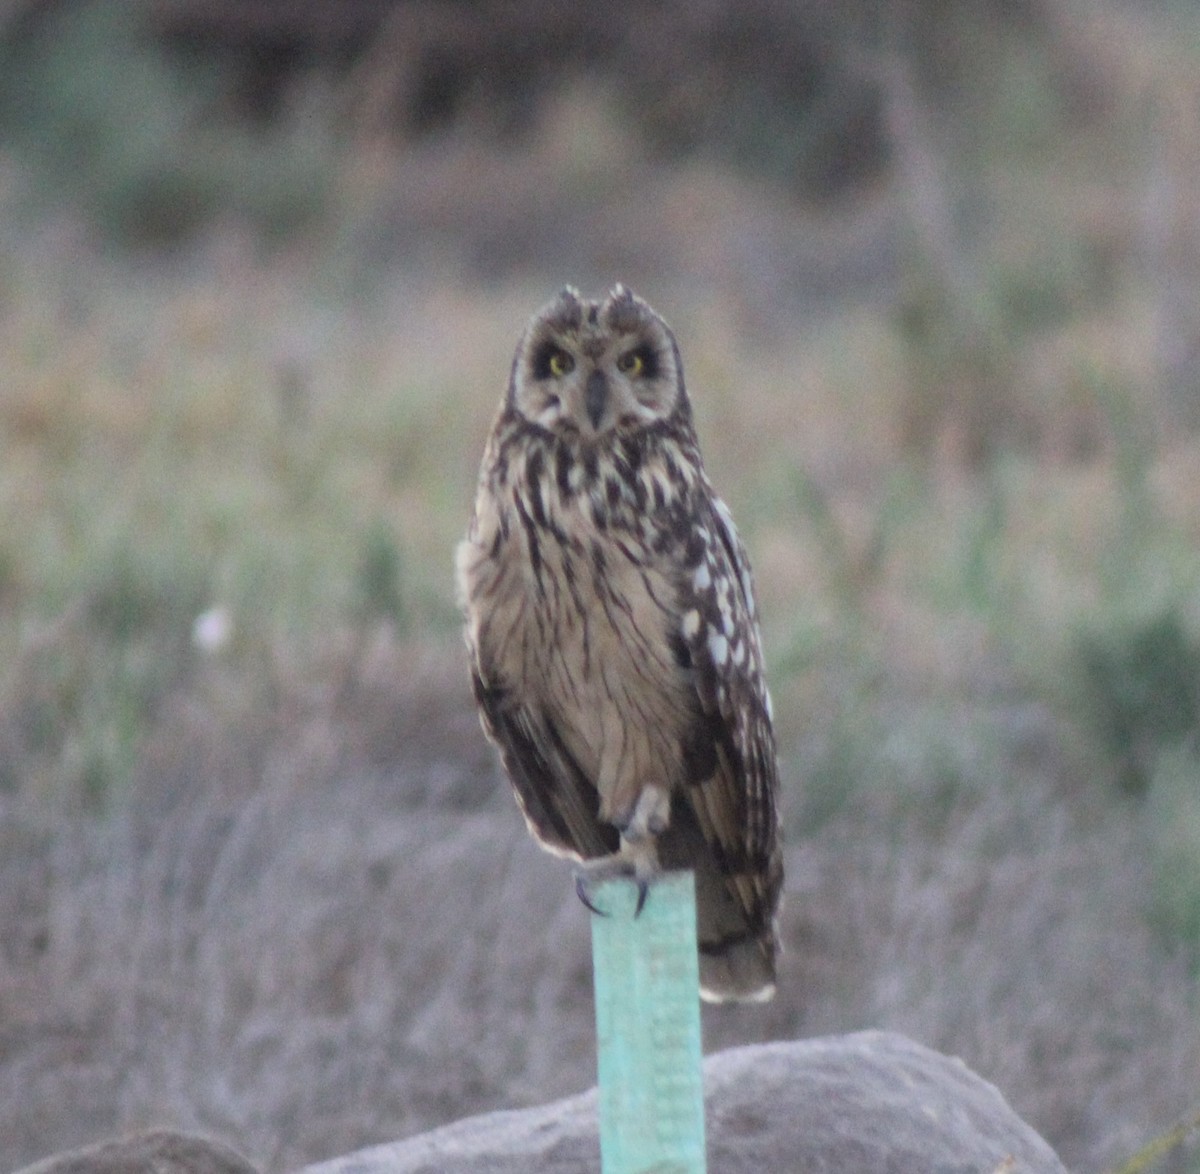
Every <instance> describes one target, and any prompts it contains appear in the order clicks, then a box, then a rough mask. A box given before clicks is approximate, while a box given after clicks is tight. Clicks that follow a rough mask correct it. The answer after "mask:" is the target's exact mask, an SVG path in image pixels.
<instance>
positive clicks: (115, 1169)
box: [20, 1129, 258, 1174]
mask: <svg viewBox="0 0 1200 1174" xmlns="http://www.w3.org/2000/svg"><path fill="white" fill-rule="evenodd" d="M20 1174H258V1171H257V1169H256V1168H255V1167H254V1166H252V1165H251V1164H250V1163H249V1162H248V1161H246V1159H245V1158H243V1157H242V1155H241V1154H239V1153H237V1152H236V1151H235V1150H231V1149H230V1148H229V1147H228V1146H226V1145H221V1144H220V1143H219V1142H215V1141H209V1140H207V1139H206V1138H203V1137H193V1136H191V1135H189V1134H186V1133H175V1132H173V1131H171V1130H167V1129H154V1130H151V1131H150V1132H148V1133H138V1134H135V1135H133V1136H132V1137H126V1138H121V1139H120V1140H117V1141H103V1142H100V1143H99V1144H98V1145H89V1146H85V1147H84V1148H83V1149H78V1150H71V1151H69V1152H68V1153H62V1154H55V1155H54V1156H53V1157H50V1158H46V1159H45V1160H44V1161H41V1162H38V1163H37V1164H36V1165H33V1166H26V1167H25V1169H24V1170H22V1171H20Z"/></svg>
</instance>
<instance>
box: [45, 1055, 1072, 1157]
mask: <svg viewBox="0 0 1200 1174" xmlns="http://www.w3.org/2000/svg"><path fill="white" fill-rule="evenodd" d="M704 1080H705V1103H706V1108H707V1134H708V1168H709V1170H710V1171H711V1172H712V1174H742V1172H743V1171H744V1172H745V1174H750V1172H752V1171H753V1172H754V1174H759V1172H760V1171H763V1170H770V1171H772V1172H773V1174H785V1172H787V1171H797V1172H800V1171H803V1172H804V1174H824V1172H827V1171H828V1172H833V1171H838V1172H850V1174H874V1172H876V1171H878V1172H879V1174H891V1172H893V1171H894V1172H896V1174H901V1172H904V1174H907V1172H908V1171H922V1172H930V1174H1003V1172H1007V1171H1012V1172H1013V1174H1017V1172H1018V1171H1019V1172H1020V1174H1066V1168H1065V1167H1064V1166H1063V1165H1062V1163H1061V1162H1060V1161H1059V1160H1058V1158H1057V1157H1056V1156H1055V1154H1054V1152H1053V1151H1052V1150H1051V1149H1050V1147H1049V1146H1048V1145H1047V1144H1046V1143H1045V1142H1044V1141H1043V1140H1042V1139H1041V1138H1040V1137H1039V1136H1038V1135H1037V1134H1036V1133H1035V1132H1034V1131H1033V1130H1032V1129H1031V1128H1030V1127H1029V1126H1028V1125H1026V1124H1025V1123H1024V1122H1023V1121H1022V1120H1021V1119H1020V1118H1019V1117H1017V1116H1016V1114H1015V1113H1014V1112H1013V1111H1012V1110H1011V1109H1010V1108H1009V1107H1008V1105H1007V1103H1006V1102H1005V1100H1004V1098H1003V1097H1002V1096H1001V1095H1000V1093H999V1092H998V1091H997V1090H996V1089H995V1088H994V1087H992V1085H990V1084H988V1083H987V1082H986V1081H984V1080H983V1079H982V1078H980V1077H979V1076H976V1075H975V1074H974V1073H973V1072H971V1071H970V1070H969V1069H968V1068H967V1066H966V1065H965V1064H963V1063H962V1062H961V1061H960V1060H955V1059H950V1058H948V1057H946V1056H943V1055H940V1054H939V1053H937V1052H934V1051H931V1050H930V1049H928V1048H925V1047H922V1046H921V1045H919V1044H915V1043H913V1042H912V1041H910V1040H908V1039H905V1038H904V1037H903V1036H899V1035H893V1034H889V1033H885V1032H861V1033H859V1034H855V1035H848V1036H836V1037H829V1038H826V1039H814V1040H802V1041H797V1042H791V1043H772V1044H762V1045H757V1046H753V1047H743V1048H734V1049H731V1050H729V1051H725V1052H719V1053H717V1054H716V1055H713V1056H710V1057H709V1058H708V1059H707V1060H706V1061H705V1064H704ZM599 1163H600V1153H599V1141H598V1139H597V1129H596V1093H595V1090H592V1091H591V1092H587V1093H584V1094H582V1095H581V1096H575V1097H570V1098H568V1099H566V1100H562V1101H556V1102H554V1103H552V1104H549V1105H542V1106H540V1107H538V1108H535V1109H525V1110H517V1111H512V1112H501V1113H489V1114H486V1115H484V1116H479V1117H471V1118H468V1119H466V1120H464V1121H459V1122H456V1123H455V1124H453V1125H448V1126H446V1127H444V1128H442V1129H436V1130H434V1131H432V1132H430V1133H424V1134H420V1135H418V1136H417V1137H413V1138H409V1139H408V1140H405V1141H400V1142H395V1143H392V1144H390V1145H382V1146H375V1147H372V1148H370V1149H366V1150H360V1151H359V1152H357V1153H354V1154H350V1155H349V1156H347V1157H343V1158H338V1159H335V1160H333V1161H329V1162H322V1163H320V1164H318V1165H314V1166H309V1167H307V1168H306V1169H305V1170H304V1172H303V1174H475V1172H476V1171H478V1172H479V1174H484V1172H485V1171H486V1172H487V1174H551V1172H552V1174H568V1172H571V1174H574V1172H576V1171H578V1172H581V1174H582V1172H584V1171H587V1172H589V1174H590V1172H592V1171H596V1170H598V1169H599ZM39 1174H40V1172H39ZM55 1174H57V1171H56V1172H55Z"/></svg>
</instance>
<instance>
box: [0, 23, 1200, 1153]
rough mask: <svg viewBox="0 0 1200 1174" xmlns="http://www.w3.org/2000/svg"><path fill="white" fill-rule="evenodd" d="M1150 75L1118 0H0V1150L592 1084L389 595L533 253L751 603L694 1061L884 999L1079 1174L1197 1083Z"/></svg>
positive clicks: (1192, 625)
mask: <svg viewBox="0 0 1200 1174" xmlns="http://www.w3.org/2000/svg"><path fill="white" fill-rule="evenodd" d="M1198 67H1200V13H1197V11H1196V10H1195V9H1194V8H1193V6H1192V5H1190V4H1186V3H1175V4H1172V3H1169V2H1166V0H1162V2H1158V3H1136V4H1135V3H1133V2H1132V0H969V2H967V3H958V4H947V3H940V2H938V0H907V2H906V3H903V4H895V5H891V6H889V7H888V10H887V12H886V13H880V12H878V11H877V10H876V6H874V5H872V4H869V3H866V2H865V0H864V2H863V3H850V4H844V5H839V6H837V9H836V11H835V10H834V9H833V8H832V7H831V6H826V5H823V4H818V3H811V4H807V3H801V4H785V3H783V2H782V0H756V2H755V3H750V4H745V3H742V4H720V3H718V4H712V5H705V6H702V7H693V6H688V5H683V4H680V5H674V4H669V5H648V4H644V3H641V2H638V0H622V2H620V3H614V4H610V5H605V6H599V5H597V6H584V5H574V4H552V3H542V2H540V0H530V2H529V3H526V4H523V5H508V4H503V3H500V0H474V2H471V3H466V2H464V3H459V4H449V3H433V2H430V0H426V2H420V0H393V2H391V3H385V2H383V0H377V2H368V0H362V2H360V3H355V4H342V5H338V6H328V5H316V4H305V3H299V2H297V3H292V4H270V3H266V2H258V0H256V2H247V0H243V2H240V3H234V2H233V0H145V2H143V3H137V4H126V5H121V6H116V5H102V4H98V3H93V4H87V3H74V2H65V0H64V2H60V3H38V2H29V0H27V2H24V3H16V4H12V5H8V6H5V7H2V8H0V371H3V378H2V380H0V518H2V519H3V521H2V524H0V1088H2V1089H3V1090H4V1095H3V1096H2V1097H0V1102H2V1103H3V1108H2V1109H0V1138H2V1139H3V1140H0V1158H2V1159H3V1164H5V1165H6V1166H16V1165H20V1164H21V1163H23V1162H25V1161H31V1160H33V1159H34V1158H35V1157H38V1156H40V1155H42V1154H45V1153H48V1152H50V1151H51V1150H53V1149H56V1148H62V1147H65V1146H67V1145H71V1144H77V1143H80V1142H83V1141H87V1140H92V1139H95V1138H97V1137H100V1136H104V1135H107V1134H111V1133H113V1132H116V1131H118V1130H119V1129H121V1128H128V1127H132V1126H135V1125H139V1124H154V1123H165V1124H176V1125H180V1126H183V1127H192V1128H206V1129H208V1130H209V1131H215V1132H219V1133H221V1134H222V1135H223V1136H225V1137H226V1139H227V1140H229V1141H231V1142H233V1143H234V1144H239V1145H240V1146H241V1147H242V1148H243V1149H245V1150H247V1152H249V1153H250V1154H251V1155H252V1156H253V1157H255V1158H256V1159H257V1160H259V1161H261V1162H263V1163H264V1164H266V1165H267V1166H268V1167H270V1168H272V1169H281V1168H284V1166H286V1165H289V1164H290V1165H295V1164H297V1163H298V1162H301V1161H304V1160H314V1159H316V1158H320V1157H327V1156H331V1155H332V1154H334V1153H336V1152H338V1147H341V1148H342V1149H343V1150H344V1149H349V1148H352V1147H354V1146H359V1145H366V1144H368V1143H370V1142H372V1141H378V1140H386V1139H388V1138H390V1137H394V1136H398V1135H399V1134H401V1133H403V1132H411V1131H412V1130H414V1129H418V1128H423V1127H427V1126H429V1125H431V1124H435V1123H438V1122H441V1121H444V1120H448V1119H452V1118H454V1117H457V1116H462V1115H465V1114H466V1113H468V1112H471V1111H476V1110H479V1109H482V1108H489V1107H498V1106H504V1105H512V1104H519V1103H528V1102H532V1101H540V1100H545V1099H547V1098H548V1097H550V1096H552V1095H555V1094H557V1093H558V1092H560V1091H562V1090H563V1089H564V1088H566V1087H568V1086H574V1087H583V1086H584V1085H585V1084H587V1083H589V1081H590V1080H591V1079H592V1076H591V1063H592V1056H591V1052H590V1050H589V1049H590V1035H589V1031H590V1005H589V1004H588V1003H587V998H588V995H587V981H588V975H587V969H586V968H587V953H586V949H587V947H586V941H585V940H584V937H583V933H584V928H585V927H584V926H583V924H582V921H581V919H580V918H579V917H578V916H577V915H576V914H577V911H576V910H575V909H574V908H573V907H572V905H571V904H570V901H569V893H568V892H567V890H568V889H569V885H566V884H564V883H563V881H564V878H563V877H562V876H561V875H560V873H559V871H557V870H555V869H554V867H553V865H552V864H551V863H549V862H545V861H542V860H541V858H540V857H539V856H538V854H537V853H536V852H535V850H534V849H533V848H532V847H531V846H530V845H528V844H527V843H526V842H525V839H524V833H523V830H522V829H521V828H520V826H519V824H518V822H517V821H516V819H515V817H514V813H513V811H512V805H511V802H510V800H509V799H508V797H507V794H506V793H505V791H504V788H503V785H502V784H501V783H499V781H498V779H497V773H496V769H495V766H494V764H493V762H492V759H491V757H490V755H489V753H488V751H487V749H486V747H485V746H484V745H483V742H482V736H481V735H479V734H478V733H477V727H476V725H475V722H474V718H473V715H472V714H471V710H470V704H469V701H468V699H467V696H466V688H465V679H464V677H465V670H464V668H463V666H462V664H461V652H460V647H459V636H458V620H457V616H456V612H455V608H454V604H453V599H452V588H451V577H450V560H451V551H452V548H453V545H454V543H455V541H456V540H457V538H458V536H459V534H460V533H461V532H462V530H463V527H464V525H465V520H466V516H467V513H468V511H469V507H470V501H471V497H472V493H473V483H474V477H475V470H476V467H477V462H478V458H479V454H480V451H481V448H482V443H483V438H484V436H485V434H486V431H487V428H488V425H489V422H490V419H491V415H492V413H493V411H494V409H495V405H496V402H497V400H498V398H499V395H500V393H501V391H502V389H503V385H504V382H505V379H506V377H507V371H508V365H509V362H510V360H511V353H512V348H513V346H514V344H515V341H516V338H517V335H518V333H519V331H520V329H521V327H522V325H523V323H524V320H525V318H526V317H527V316H528V314H529V313H530V312H532V310H533V309H535V308H536V307H537V306H538V305H540V304H541V303H542V301H544V300H545V299H546V298H547V297H549V296H550V295H551V294H552V293H553V292H554V290H555V289H556V288H557V287H558V286H559V285H561V284H563V283H564V282H567V281H570V282H572V283H575V284H578V285H580V286H582V287H584V288H585V289H588V290H590V291H599V290H601V289H602V288H604V287H605V286H607V285H608V284H609V283H610V282H612V281H614V280H618V279H621V280H625V281H627V282H629V283H630V284H632V285H633V286H634V287H635V288H637V289H638V290H639V292H641V293H643V294H644V295H645V296H646V297H647V298H648V299H649V300H650V301H651V302H652V303H653V304H654V305H656V306H657V307H658V308H659V309H660V310H661V311H662V312H663V313H664V314H665V315H666V316H667V317H668V319H669V320H670V321H671V322H672V324H673V325H674V327H675V329H676V332H677V334H678V336H679V339H680V343H681V346H682V349H683V354H684V359H685V365H686V370H687V376H688V381H689V386H690V388H691V389H692V394H693V398H694V400H695V403H696V408H697V412H698V415H699V427H700V432H701V440H702V442H703V443H704V446H705V451H706V457H707V460H708V464H709V468H710V472H711V474H712V476H713V479H714V481H715V482H716V483H717V485H718V487H719V488H720V490H721V491H722V493H723V495H724V496H725V497H726V498H727V500H729V502H730V504H731V506H732V507H733V510H734V514H735V516H736V517H737V518H738V520H739V524H740V526H741V529H742V532H743V536H744V537H745V540H746V542H747V545H748V547H749V549H750V552H751V555H752V557H753V560H754V563H755V568H756V572H757V576H758V579H759V584H760V597H761V602H762V608H763V613H764V636H765V641H766V646H767V654H768V662H769V668H770V672H771V678H772V684H773V690H774V693H775V695H776V710H777V712H778V713H779V715H780V718H779V721H780V736H781V752H782V757H783V761H784V770H785V775H786V777H787V779H788V780H789V791H788V795H787V799H786V812H785V814H786V821H787V826H788V834H789V844H790V847H789V859H788V867H789V894H790V895H789V902H788V915H787V916H788V923H787V925H786V926H785V931H786V936H787V941H788V947H789V956H788V957H789V961H788V964H787V965H788V966H789V967H790V968H791V969H790V970H788V971H786V972H785V976H784V978H785V986H784V988H783V989H781V993H780V997H779V999H778V1000H777V1001H776V1003H775V1004H774V1005H773V1007H772V1008H771V1009H770V1011H768V1012H763V1011H756V1012H755V1013H754V1014H753V1015H751V1014H750V1013H749V1012H744V1011H740V1010H736V1009H727V1010H721V1009H716V1010H712V1011H706V1015H708V1016H709V1018H708V1019H707V1020H706V1038H707V1040H708V1043H709V1046H710V1047H711V1046H716V1045H719V1044H727V1043H732V1042H743V1041H745V1040H747V1039H751V1038H770V1037H772V1036H789V1035H792V1036H794V1035H796V1034H815V1033H816V1032H819V1031H841V1030H849V1029H852V1028H855V1027H860V1026H886V1027H894V1028H896V1029H899V1030H904V1031H907V1032H909V1033H910V1034H912V1035H914V1036H915V1037H916V1038H918V1039H921V1040H922V1041H923V1042H926V1043H929V1044H931V1045H932V1046H935V1047H940V1048H943V1049H944V1050H947V1051H951V1052H955V1053H957V1054H960V1055H962V1056H963V1057H964V1058H965V1059H966V1060H967V1061H968V1062H969V1063H971V1064H972V1065H973V1066H974V1067H976V1068H977V1069H978V1070H979V1071H981V1072H982V1074H983V1075H984V1076H986V1077H988V1078H989V1079H992V1080H994V1081H995V1082H997V1083H998V1084H999V1085H1000V1087H1001V1089H1002V1091H1003V1092H1004V1093H1005V1095H1006V1096H1007V1097H1008V1098H1009V1099H1010V1100H1011V1101H1012V1102H1013V1104H1014V1105H1015V1106H1016V1107H1017V1109H1018V1110H1019V1111H1020V1112H1021V1113H1022V1114H1023V1115H1024V1116H1025V1117H1026V1118H1027V1119H1029V1120H1030V1121H1031V1122H1032V1123H1033V1124H1034V1125H1035V1126H1036V1127H1038V1128H1039V1129H1040V1130H1041V1131H1042V1132H1043V1133H1044V1134H1045V1135H1046V1136H1047V1138H1048V1139H1049V1140H1050V1141H1051V1143H1052V1144H1054V1145H1055V1146H1056V1148H1058V1150H1059V1151H1060V1153H1061V1154H1062V1156H1063V1158H1064V1160H1065V1161H1067V1163H1068V1164H1069V1165H1071V1166H1072V1167H1073V1168H1076V1169H1079V1170H1101V1169H1104V1168H1106V1166H1107V1165H1109V1164H1112V1163H1114V1162H1115V1161H1116V1160H1117V1159H1118V1158H1119V1157H1120V1156H1121V1155H1122V1154H1124V1153H1129V1152H1132V1150H1133V1149H1134V1148H1136V1146H1137V1144H1138V1143H1139V1142H1140V1141H1142V1140H1144V1139H1145V1138H1147V1137H1149V1136H1151V1135H1153V1133H1154V1132H1155V1131H1156V1130H1164V1129H1166V1128H1167V1127H1168V1126H1169V1125H1170V1124H1171V1123H1172V1121H1173V1120H1175V1119H1176V1118H1177V1117H1178V1116H1179V1115H1180V1114H1182V1113H1183V1112H1184V1111H1185V1110H1186V1109H1187V1108H1188V1107H1189V1106H1192V1105H1194V1104H1195V1103H1196V1102H1197V1101H1200V1022H1198V1021H1197V1017H1196V1000H1197V993H1198V990H1197V976H1198V970H1197V967H1198V965H1200V746H1198V744H1197V738H1196V731H1197V723H1198V719H1200V544H1198V539H1200V82H1198V81H1197V80H1196V79H1197V78H1200V69H1198ZM489 853H490V854H491V855H489ZM497 854H498V855H497ZM481 894H486V895H487V896H486V899H483V898H482V897H481ZM418 896H420V898H421V899H418ZM560 898H561V902H560ZM481 901H482V904H481ZM534 910H540V912H538V913H537V914H536V915H534V913H533V911H534ZM531 926H532V927H536V931H535V930H531V928H530V927H531ZM547 926H548V927H549V928H548V929H547V928H545V927H547ZM535 932H536V934H537V935H541V936H539V937H538V941H539V942H540V943H541V945H540V946H538V947H537V948H535V949H531V948H530V946H529V944H528V939H529V936H530V934H531V933H535ZM468 937H469V938H470V942H471V944H470V945H469V946H468V945H466V944H465V941H466V939H467V938H468ZM514 951H515V953H516V954H519V955H521V957H520V958H517V957H514V956H513V954H514ZM522 967H532V968H533V970H532V972H526V970H524V969H522ZM506 983H507V984H508V985H505V984H506ZM530 991H532V992H533V993H532V994H530V993H529V992H530ZM481 1017H482V1022H481ZM539 1031H544V1032H546V1033H548V1034H550V1035H556V1036H557V1037H558V1038H562V1039H567V1040H569V1041H571V1042H570V1046H564V1047H562V1048H558V1047H549V1045H539V1044H538V1043H537V1041H536V1039H534V1038H532V1037H533V1036H535V1035H536V1034H537V1033H538V1032H539ZM1166 1161H1167V1163H1168V1164H1162V1165H1161V1168H1162V1169H1164V1170H1166V1169H1170V1170H1200V1157H1198V1156H1197V1154H1196V1152H1195V1151H1194V1150H1193V1151H1192V1152H1191V1153H1189V1152H1180V1153H1176V1154H1175V1155H1173V1156H1172V1157H1170V1158H1168V1159H1167V1160H1166ZM1171 1162H1174V1163H1175V1164H1174V1165H1170V1164H1169V1163H1171Z"/></svg>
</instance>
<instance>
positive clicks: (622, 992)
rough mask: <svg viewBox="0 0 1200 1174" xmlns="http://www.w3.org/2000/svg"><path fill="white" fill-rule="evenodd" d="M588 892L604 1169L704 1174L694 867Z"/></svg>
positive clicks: (612, 1173) (615, 1173)
mask: <svg viewBox="0 0 1200 1174" xmlns="http://www.w3.org/2000/svg"><path fill="white" fill-rule="evenodd" d="M637 893H638V890H637V884H636V883H635V882H634V881H632V880H626V879H623V878H622V879H617V880H610V881H605V882H604V883H603V884H601V885H598V886H597V887H596V889H595V891H594V892H593V894H592V899H593V902H594V904H595V906H596V908H597V909H599V910H601V911H602V912H603V913H605V914H607V916H598V915H597V916H593V917H592V965H593V968H594V971H595V980H596V1044H597V1049H596V1050H597V1059H598V1066H599V1070H600V1168H601V1171H602V1172H603V1174H704V1169H705V1158H704V1081H703V1076H702V1072H701V1051H700V963H699V958H698V956H697V953H696V891H695V882H694V880H693V877H692V874H691V873H690V872H671V873H665V874H663V875H662V876H659V877H657V878H655V880H654V881H653V882H652V883H651V886H650V891H649V893H648V894H647V897H646V903H645V905H644V906H643V908H642V911H641V913H640V914H638V916H636V917H635V916H634V910H635V909H636V908H637Z"/></svg>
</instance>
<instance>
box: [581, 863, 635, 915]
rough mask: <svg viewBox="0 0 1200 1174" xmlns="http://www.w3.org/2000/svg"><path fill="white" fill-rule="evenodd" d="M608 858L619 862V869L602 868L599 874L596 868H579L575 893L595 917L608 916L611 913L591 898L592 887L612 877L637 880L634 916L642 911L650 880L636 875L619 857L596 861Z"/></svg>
mask: <svg viewBox="0 0 1200 1174" xmlns="http://www.w3.org/2000/svg"><path fill="white" fill-rule="evenodd" d="M609 860H612V861H613V862H614V863H617V864H620V865H621V867H620V868H619V869H617V868H614V869H613V870H611V871H609V870H607V869H606V870H604V872H603V874H599V872H598V870H593V869H588V868H581V869H580V870H579V871H578V872H576V873H575V893H576V895H577V896H578V897H579V899H580V901H582V902H583V905H584V908H585V909H588V910H590V911H591V912H592V913H594V914H595V915H596V916H597V917H610V916H611V914H610V913H609V912H608V910H606V909H601V908H599V907H598V906H597V905H596V903H595V902H594V901H593V900H592V890H593V888H594V887H595V886H596V885H598V884H601V883H603V882H604V881H607V880H612V879H613V878H614V877H627V878H628V879H630V880H632V881H636V882H637V891H638V895H637V904H636V905H635V906H634V908H633V916H634V917H635V918H636V917H637V916H639V915H640V913H641V912H642V908H643V906H644V905H645V904H646V895H647V894H648V893H649V892H650V882H649V881H648V880H647V879H646V878H645V877H641V876H638V875H637V873H636V872H635V871H634V869H633V868H632V867H631V866H630V865H629V864H628V863H626V862H625V861H624V860H622V859H621V858H620V857H609V858H608V860H601V861H597V863H600V864H607V863H608V862H609Z"/></svg>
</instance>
